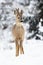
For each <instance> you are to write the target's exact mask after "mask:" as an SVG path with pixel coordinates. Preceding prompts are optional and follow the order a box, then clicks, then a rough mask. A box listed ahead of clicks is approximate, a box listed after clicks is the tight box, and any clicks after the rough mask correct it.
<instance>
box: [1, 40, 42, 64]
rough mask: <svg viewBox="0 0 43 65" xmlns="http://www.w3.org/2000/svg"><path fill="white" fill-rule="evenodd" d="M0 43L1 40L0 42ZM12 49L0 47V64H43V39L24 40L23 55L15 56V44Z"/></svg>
mask: <svg viewBox="0 0 43 65" xmlns="http://www.w3.org/2000/svg"><path fill="white" fill-rule="evenodd" d="M0 43H1V42H0ZM9 46H11V47H13V48H12V49H10V48H8V49H7V48H6V49H0V65H43V41H39V40H38V41H36V40H28V41H24V52H25V53H24V55H19V56H18V57H16V56H15V44H14V43H12V44H10V45H9Z"/></svg>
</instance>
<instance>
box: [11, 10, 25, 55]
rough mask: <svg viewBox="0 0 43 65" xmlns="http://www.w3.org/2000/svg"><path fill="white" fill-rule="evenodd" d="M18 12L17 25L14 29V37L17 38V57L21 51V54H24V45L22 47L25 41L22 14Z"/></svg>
mask: <svg viewBox="0 0 43 65" xmlns="http://www.w3.org/2000/svg"><path fill="white" fill-rule="evenodd" d="M18 12H19V11H17V15H16V24H15V25H14V26H13V28H12V34H13V37H14V38H15V44H16V56H18V55H19V50H20V53H21V54H22V53H23V54H24V50H23V45H22V43H23V40H24V28H23V26H22V23H21V18H20V17H21V16H20V13H18Z"/></svg>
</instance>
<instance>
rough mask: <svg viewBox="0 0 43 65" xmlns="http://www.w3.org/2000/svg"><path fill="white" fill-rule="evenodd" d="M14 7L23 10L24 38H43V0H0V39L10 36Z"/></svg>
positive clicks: (7, 38)
mask: <svg viewBox="0 0 43 65" xmlns="http://www.w3.org/2000/svg"><path fill="white" fill-rule="evenodd" d="M15 8H19V9H22V10H23V12H24V13H23V23H24V24H25V26H26V32H27V34H26V39H33V38H34V39H36V40H41V39H42V40H43V0H0V40H4V39H5V40H9V39H10V38H11V29H12V26H13V25H14V23H15V15H14V10H15Z"/></svg>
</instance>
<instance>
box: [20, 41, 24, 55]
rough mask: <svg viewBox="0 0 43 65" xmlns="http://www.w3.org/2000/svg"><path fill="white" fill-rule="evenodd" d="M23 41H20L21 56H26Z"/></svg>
mask: <svg viewBox="0 0 43 65" xmlns="http://www.w3.org/2000/svg"><path fill="white" fill-rule="evenodd" d="M22 43H23V40H21V41H20V54H24V49H23V45H22Z"/></svg>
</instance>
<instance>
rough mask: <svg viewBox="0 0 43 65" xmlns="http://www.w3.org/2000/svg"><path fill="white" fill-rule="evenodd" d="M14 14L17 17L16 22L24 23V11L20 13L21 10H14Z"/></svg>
mask: <svg viewBox="0 0 43 65" xmlns="http://www.w3.org/2000/svg"><path fill="white" fill-rule="evenodd" d="M14 14H15V15H16V20H17V21H19V22H21V21H22V15H23V10H21V11H19V8H18V9H16V10H14Z"/></svg>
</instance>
